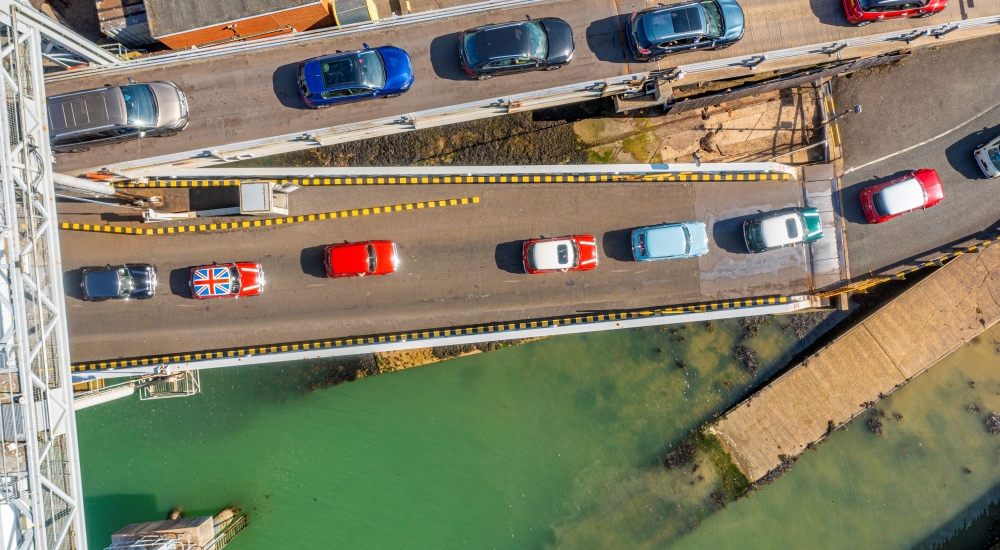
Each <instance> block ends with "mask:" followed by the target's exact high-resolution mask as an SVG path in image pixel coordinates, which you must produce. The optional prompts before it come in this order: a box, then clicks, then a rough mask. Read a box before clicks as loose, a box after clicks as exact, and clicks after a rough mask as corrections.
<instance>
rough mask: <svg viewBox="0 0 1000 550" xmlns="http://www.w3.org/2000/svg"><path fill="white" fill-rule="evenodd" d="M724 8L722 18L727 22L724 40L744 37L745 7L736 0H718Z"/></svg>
mask: <svg viewBox="0 0 1000 550" xmlns="http://www.w3.org/2000/svg"><path fill="white" fill-rule="evenodd" d="M716 1H717V2H718V3H719V7H720V8H722V19H723V20H724V22H725V26H726V28H725V31H724V33H723V36H722V40H724V41H730V40H737V39H739V38H742V37H743V28H744V18H743V8H741V7H740V5H739V4H737V3H736V1H735V0H716Z"/></svg>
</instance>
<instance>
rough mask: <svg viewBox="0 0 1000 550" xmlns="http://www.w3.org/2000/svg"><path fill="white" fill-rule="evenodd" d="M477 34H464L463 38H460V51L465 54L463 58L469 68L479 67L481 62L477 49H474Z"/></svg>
mask: <svg viewBox="0 0 1000 550" xmlns="http://www.w3.org/2000/svg"><path fill="white" fill-rule="evenodd" d="M477 34H479V33H478V32H470V33H466V35H465V37H464V38H462V50H463V51H464V52H465V58H466V60H467V61H468V62H469V66H470V67H475V66H476V65H479V62H480V61H481V59H480V56H479V48H477V47H476V35H477Z"/></svg>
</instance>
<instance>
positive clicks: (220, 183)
mask: <svg viewBox="0 0 1000 550" xmlns="http://www.w3.org/2000/svg"><path fill="white" fill-rule="evenodd" d="M788 179H791V175H790V174H788V173H785V172H727V173H707V172H672V173H657V174H620V173H619V174H615V173H607V174H497V175H461V174H455V175H451V176H374V175H373V176H352V177H342V178H241V179H233V178H228V179H165V180H152V181H148V182H136V181H123V182H114V183H113V185H114V186H115V187H119V188H128V189H132V188H171V187H176V188H190V187H232V186H237V185H240V183H241V182H243V181H272V182H275V183H281V184H285V183H292V184H295V185H300V186H309V187H313V186H336V185H455V184H463V185H467V184H490V183H493V184H496V183H614V182H668V181H769V180H788Z"/></svg>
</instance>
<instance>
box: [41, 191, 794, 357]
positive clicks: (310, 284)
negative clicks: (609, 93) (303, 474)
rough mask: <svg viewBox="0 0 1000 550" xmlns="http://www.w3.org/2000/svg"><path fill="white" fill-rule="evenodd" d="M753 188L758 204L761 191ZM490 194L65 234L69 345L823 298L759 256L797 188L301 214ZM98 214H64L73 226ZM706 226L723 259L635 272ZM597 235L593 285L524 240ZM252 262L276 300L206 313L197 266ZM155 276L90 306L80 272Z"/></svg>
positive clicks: (568, 194)
mask: <svg viewBox="0 0 1000 550" xmlns="http://www.w3.org/2000/svg"><path fill="white" fill-rule="evenodd" d="M751 190H752V192H749V191H751ZM473 195H476V196H479V197H481V203H480V204H478V205H470V206H458V207H449V208H441V209H433V210H419V211H409V212H400V213H392V214H387V215H378V216H366V217H358V218H347V219H338V220H331V221H325V222H314V223H306V224H299V225H293V226H287V227H278V228H270V229H254V230H241V231H235V232H224V233H210V234H201V235H197V234H196V235H184V236H180V235H178V236H165V237H148V236H141V237H138V236H120V235H105V234H94V233H82V232H73V231H63V232H61V233H60V239H61V244H62V257H63V264H64V268H65V269H66V276H65V284H66V289H67V294H68V296H67V300H66V303H67V311H68V320H69V330H70V348H71V354H72V359H73V360H74V361H87V360H97V359H109V358H115V357H132V356H138V355H148V354H161V353H178V352H190V351H199V350H205V349H218V348H225V347H237V346H251V345H263V344H272V343H281V342H291V341H299V340H307V339H315V338H329V337H347V336H359V335H365V334H377V333H384V332H394V331H410V330H418V329H431V328H443V327H451V326H459V325H465V324H476V323H486V322H496V321H512V320H521V319H530V318H538V317H545V316H555V315H571V314H579V313H587V312H597V311H609V310H622V309H632V308H645V307H654V306H662V305H673V304H683V303H692V302H701V301H708V300H716V299H730V298H740V297H751V296H763V295H775V294H782V295H788V294H793V293H800V292H804V291H807V290H809V278H810V277H809V266H808V262H807V261H806V258H805V251H804V249H803V248H801V247H799V248H790V249H785V250H779V251H773V252H768V253H764V254H755V255H750V254H747V253H746V250H745V245H744V244H743V242H742V238H741V237H742V236H741V222H742V220H743V219H745V218H746V217H747V216H751V215H754V214H756V213H758V212H761V211H769V210H772V209H776V208H786V207H794V206H800V205H801V204H802V195H803V194H802V188H801V185H800V184H799V183H798V182H795V181H791V182H780V181H767V182H743V183H740V182H717V183H710V182H698V183H679V182H678V183H666V184H662V183H648V184H647V183H623V184H596V185H595V184H552V185H507V186H505V185H423V186H393V187H388V186H378V187H350V188H345V187H334V188H329V187H327V188H303V189H301V190H299V191H297V192H295V193H293V194H292V195H290V201H291V205H292V208H293V212H292V213H293V214H297V213H306V212H322V211H327V210H337V209H342V208H344V209H349V208H359V207H365V206H375V205H385V204H393V203H399V202H410V201H421V200H429V199H443V198H455V197H462V196H473ZM95 208H98V207H95V206H94V205H89V204H76V205H73V206H72V207H71V206H70V205H66V208H61V210H62V211H63V212H62V213H61V219H62V220H63V221H72V220H73V219H74V217H76V218H80V217H82V216H83V214H82V213H83V212H88V211H93V210H94V209H95ZM692 220H701V221H705V222H706V223H707V224H708V227H709V230H710V232H711V239H710V253H709V254H708V255H706V256H703V257H701V258H698V259H684V260H671V261H659V262H645V263H637V262H634V261H632V260H631V250H630V232H631V229H633V228H635V227H638V226H643V225H650V224H656V223H663V222H680V221H692ZM580 233H589V234H592V235H594V236H596V237H597V241H598V248H599V252H600V265H599V266H598V268H597V269H596V270H594V271H590V272H584V273H566V274H548V275H526V274H524V273H523V270H522V267H521V257H520V251H521V244H522V242H523V240H524V239H528V238H532V237H539V236H558V235H569V234H580ZM367 239H391V240H393V241H395V242H396V243H397V245H398V248H399V254H400V259H401V267H400V268H399V271H398V272H397V273H395V274H392V275H387V276H383V277H372V278H361V279H337V280H334V279H327V278H326V277H325V275H324V273H323V266H322V250H323V248H324V247H325V246H326V245H328V244H331V243H336V242H342V241H354V240H367ZM238 260H257V261H260V262H261V264H262V265H263V268H264V272H265V273H266V276H267V287H266V290H265V292H264V294H263V295H262V296H259V297H251V298H243V299H239V300H212V301H196V300H194V299H192V298H190V296H189V293H188V290H187V279H188V277H189V273H190V268H191V267H193V266H197V265H201V264H206V263H211V262H225V261H238ZM124 262H148V263H152V264H154V265H156V266H157V268H158V272H159V279H160V288H159V289H158V295H157V296H156V297H155V298H153V299H150V300H144V301H129V302H120V301H110V302H98V303H88V302H83V301H82V300H81V299H80V297H79V268H81V267H84V266H88V265H103V264H105V263H111V264H116V263H124Z"/></svg>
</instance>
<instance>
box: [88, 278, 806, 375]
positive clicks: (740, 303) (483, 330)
mask: <svg viewBox="0 0 1000 550" xmlns="http://www.w3.org/2000/svg"><path fill="white" fill-rule="evenodd" d="M789 301H790V300H789V298H788V297H787V296H772V297H767V298H748V299H745V300H726V301H722V302H709V303H703V304H695V305H685V306H675V307H664V308H657V309H650V310H643V311H622V312H615V313H597V314H593V315H580V316H576V317H552V318H547V319H540V320H534V321H515V322H509V323H491V324H486V325H474V326H467V327H459V328H447V329H438V330H423V331H413V332H397V333H390V334H381V335H377V336H359V337H352V338H337V339H326V340H312V341H307V342H294V343H287V344H272V345H268V346H255V347H245V348H231V349H223V350H214V351H202V352H198V353H182V354H175V355H153V356H148V357H137V358H132V359H118V360H114V361H95V362H88V363H75V364H73V365H72V367H71V371H72V372H90V371H108V370H115V369H127V368H134V367H145V366H151V365H169V364H172V363H190V362H195V361H208V360H212V359H230V358H237V357H247V356H254V355H271V354H278V353H288V352H295V351H309V350H321V349H332V348H350V347H356V346H365V345H372V344H384V343H391V342H414V341H422V340H427V341H428V342H427V346H428V347H429V346H433V345H434V343H433V340H434V339H437V338H444V337H449V336H468V335H473V334H488V333H499V332H511V333H514V334H511V335H510V338H517V337H518V336H517V334H516V333H517V332H518V331H522V330H530V329H538V328H549V327H560V326H571V325H586V324H592V323H603V322H607V321H627V320H630V319H642V318H648V317H657V316H666V315H677V314H681V313H705V312H708V311H716V310H720V309H739V308H745V307H755V306H767V305H777V304H786V303H788V302H789Z"/></svg>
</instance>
